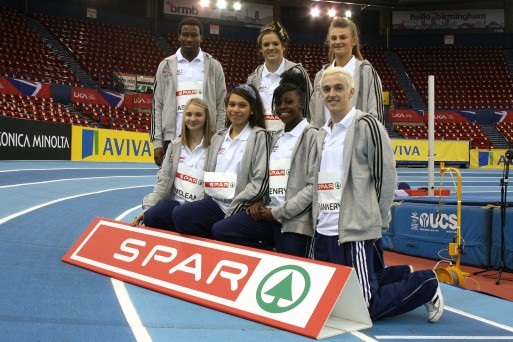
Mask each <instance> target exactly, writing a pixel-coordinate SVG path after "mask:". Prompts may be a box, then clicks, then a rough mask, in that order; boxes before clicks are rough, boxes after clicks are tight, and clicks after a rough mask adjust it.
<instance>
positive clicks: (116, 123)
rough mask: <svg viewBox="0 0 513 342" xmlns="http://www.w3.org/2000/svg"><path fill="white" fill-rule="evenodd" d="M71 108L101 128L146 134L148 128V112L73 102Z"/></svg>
mask: <svg viewBox="0 0 513 342" xmlns="http://www.w3.org/2000/svg"><path fill="white" fill-rule="evenodd" d="M73 107H74V108H75V109H76V110H77V111H80V112H81V113H82V114H83V115H84V116H86V117H88V118H90V119H91V120H92V121H94V122H96V123H97V124H98V126H100V127H102V128H111V129H116V130H124V131H133V132H148V130H149V127H150V112H148V111H146V112H142V111H141V112H138V111H134V110H130V109H127V108H125V107H122V108H118V107H113V106H105V105H98V104H90V103H78V102H75V103H74V104H73Z"/></svg>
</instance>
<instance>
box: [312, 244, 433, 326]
mask: <svg viewBox="0 0 513 342" xmlns="http://www.w3.org/2000/svg"><path fill="white" fill-rule="evenodd" d="M373 244H374V241H372V240H367V241H356V242H346V243H343V244H339V242H338V236H326V235H321V234H316V235H315V237H314V242H313V255H314V259H315V260H321V261H327V262H332V263H337V264H340V265H345V266H349V267H352V268H354V270H355V271H356V275H357V276H358V280H359V282H360V287H361V289H362V293H363V297H364V299H365V302H366V303H367V308H368V309H369V314H370V317H371V319H372V320H378V319H382V318H386V317H392V316H397V315H400V314H402V313H405V312H408V311H411V310H413V309H415V308H417V307H419V306H421V305H423V304H425V303H427V302H429V301H430V300H431V299H432V298H433V296H434V295H435V292H436V289H437V287H438V280H437V278H436V275H435V272H433V271H431V270H425V271H416V272H413V273H410V272H409V268H408V270H407V271H406V268H404V267H403V268H396V269H395V270H394V268H392V271H391V272H385V271H384V270H383V272H382V274H381V278H380V279H378V277H377V276H376V272H375V270H374V261H375V259H374V254H373V253H374V246H373ZM406 267H407V266H406ZM385 270H386V268H385Z"/></svg>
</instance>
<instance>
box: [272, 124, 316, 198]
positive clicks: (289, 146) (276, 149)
mask: <svg viewBox="0 0 513 342" xmlns="http://www.w3.org/2000/svg"><path fill="white" fill-rule="evenodd" d="M307 126H308V121H307V120H306V119H303V120H302V121H301V122H300V123H299V124H297V125H296V127H294V129H293V130H291V131H290V132H285V131H282V132H281V133H280V137H279V138H278V140H277V141H276V143H275V144H274V146H273V147H272V150H271V156H270V158H269V159H270V164H271V165H272V164H273V161H284V163H285V164H287V163H288V165H289V170H290V163H291V162H292V152H294V146H295V145H296V142H297V139H298V138H299V136H300V135H301V133H303V131H304V130H305V128H306V127H307ZM285 161H288V162H285ZM304 162H305V163H306V160H305V161H304ZM285 164H284V165H285ZM271 165H270V166H271ZM280 165H281V164H280ZM272 169H273V168H272V166H271V167H270V174H269V190H270V192H269V197H270V199H271V201H270V203H269V205H268V207H269V208H273V207H277V206H279V205H281V204H282V203H283V202H285V190H286V187H287V184H286V182H287V180H288V173H286V177H285V179H284V184H282V185H281V186H279V187H278V186H273V184H271V183H272V180H273V179H272V178H273V177H281V176H278V175H277V176H273V175H272V172H273V170H272ZM271 190H272V191H271Z"/></svg>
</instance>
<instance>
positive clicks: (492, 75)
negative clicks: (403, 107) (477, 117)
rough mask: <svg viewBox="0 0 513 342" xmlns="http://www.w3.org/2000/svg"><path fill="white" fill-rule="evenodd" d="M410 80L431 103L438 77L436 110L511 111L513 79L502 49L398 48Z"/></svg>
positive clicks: (451, 47)
mask: <svg viewBox="0 0 513 342" xmlns="http://www.w3.org/2000/svg"><path fill="white" fill-rule="evenodd" d="M396 52H397V54H398V55H399V57H400V59H401V62H402V64H403V65H404V67H405V69H406V71H407V72H408V75H409V76H410V79H411V81H412V83H413V85H414V86H415V88H416V89H417V91H418V92H419V93H420V94H421V96H422V97H423V99H424V100H425V101H426V103H427V80H428V75H434V76H435V108H437V109H475V108H510V107H511V106H512V105H513V97H512V95H513V77H512V76H511V73H510V72H509V69H508V67H507V64H506V61H505V58H504V55H503V53H502V48H500V47H460V46H444V47H418V48H397V49H396Z"/></svg>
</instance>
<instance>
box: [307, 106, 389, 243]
mask: <svg viewBox="0 0 513 342" xmlns="http://www.w3.org/2000/svg"><path fill="white" fill-rule="evenodd" d="M325 136H326V131H325V130H324V129H322V128H321V129H319V134H318V136H317V152H318V158H317V165H316V167H315V177H314V188H315V189H317V183H318V181H317V180H318V174H319V170H320V166H321V159H322V145H323V142H324V137H325ZM343 158H344V160H343V165H344V175H343V178H342V199H341V202H340V212H339V221H338V231H339V242H340V243H344V242H354V241H364V240H372V239H378V238H380V237H381V233H382V228H383V227H387V226H388V224H389V222H390V208H391V207H392V203H393V201H394V194H395V189H396V188H397V173H396V169H395V159H394V152H393V149H392V143H391V141H390V138H389V137H388V134H387V132H386V130H385V128H384V127H383V125H382V124H380V123H379V122H378V120H376V118H375V117H374V116H371V115H370V114H368V113H363V112H361V111H359V110H357V111H356V117H355V119H354V120H353V122H352V123H351V125H350V126H349V128H348V130H347V133H346V137H345V140H344V157H343ZM318 203H319V198H318V192H317V191H314V192H313V204H312V215H313V217H314V227H315V226H316V225H317V217H318V213H319V211H318Z"/></svg>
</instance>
